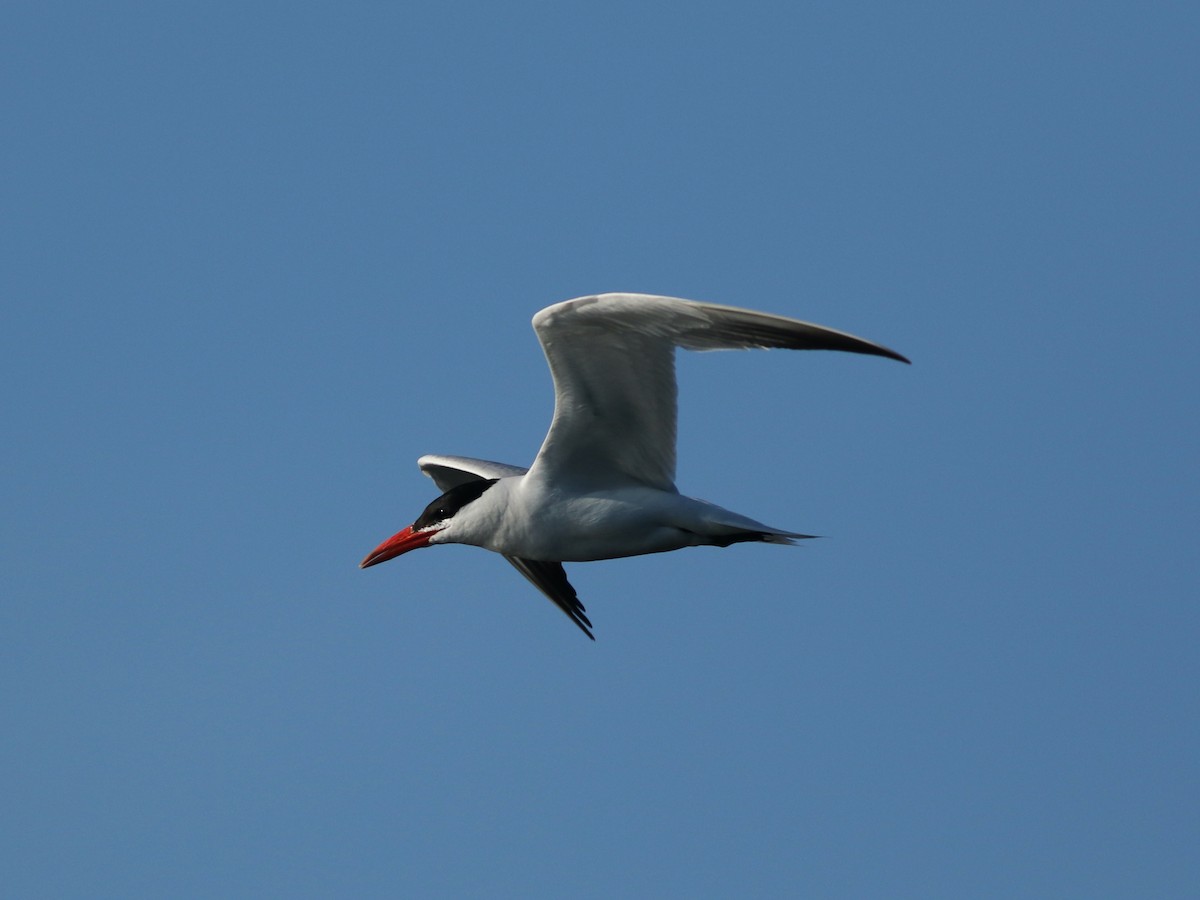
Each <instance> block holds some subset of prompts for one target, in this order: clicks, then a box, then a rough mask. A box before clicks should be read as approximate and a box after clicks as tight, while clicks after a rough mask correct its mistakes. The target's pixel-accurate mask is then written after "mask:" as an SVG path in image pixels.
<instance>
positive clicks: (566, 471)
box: [360, 294, 908, 640]
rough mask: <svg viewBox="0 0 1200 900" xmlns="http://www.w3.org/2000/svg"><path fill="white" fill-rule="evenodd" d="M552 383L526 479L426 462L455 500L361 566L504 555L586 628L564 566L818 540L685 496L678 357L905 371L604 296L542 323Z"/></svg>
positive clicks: (728, 319) (811, 328) (686, 311)
mask: <svg viewBox="0 0 1200 900" xmlns="http://www.w3.org/2000/svg"><path fill="white" fill-rule="evenodd" d="M533 329H534V331H535V332H536V333H537V337H538V340H539V341H540V342H541V345H542V350H543V352H544V353H545V354H546V360H547V361H548V362H549V364H550V374H551V375H552V377H553V378H554V417H553V419H552V420H551V423H550V431H549V433H548V434H547V435H546V438H545V440H544V442H543V443H542V447H541V449H540V450H539V451H538V454H537V457H536V458H535V459H534V461H533V464H532V465H531V466H530V467H529V468H528V469H525V468H522V467H520V466H511V465H506V464H504V463H498V462H489V461H488V460H483V459H472V458H470V457H465V456H439V455H429V456H422V457H421V458H420V459H419V460H418V461H417V465H419V466H420V468H421V471H423V472H424V473H425V474H426V475H428V476H430V477H431V478H432V479H433V480H434V482H435V483H436V484H437V486H438V488H439V489H440V490H442V491H444V493H443V494H442V495H441V496H440V497H438V498H437V499H436V500H434V501H433V502H432V503H430V504H429V505H428V506H427V507H425V510H424V512H422V513H421V515H420V516H418V517H417V520H416V521H415V522H413V523H412V524H411V525H409V526H408V527H407V528H404V529H403V530H402V531H400V532H398V533H397V534H395V535H393V536H392V537H390V538H388V539H387V540H386V541H384V542H383V543H382V544H380V545H379V546H378V547H376V548H375V549H374V550H373V551H372V552H371V554H370V555H369V556H367V558H366V559H364V560H363V561H362V563H360V566H361V567H362V568H364V569H365V568H367V567H368V566H373V565H376V564H377V563H381V562H384V561H385V560H389V559H392V558H394V557H397V556H399V555H400V554H402V553H407V552H408V551H410V550H416V549H418V548H420V547H431V546H433V545H435V544H471V545H474V546H476V547H484V548H486V549H488V550H492V551H495V552H496V553H499V554H500V555H501V556H503V557H504V558H505V559H506V560H508V561H509V562H510V563H512V565H513V566H515V567H516V569H517V571H518V572H520V573H521V574H522V575H524V576H525V577H526V578H527V579H529V581H530V582H532V583H533V585H534V586H535V587H537V588H538V590H540V591H541V592H542V593H543V594H545V595H546V596H547V597H549V598H550V600H552V601H553V602H554V604H555V605H556V606H558V608H559V609H561V610H562V611H563V612H564V613H566V614H567V616H568V617H569V618H570V619H571V621H572V622H574V623H575V624H576V625H577V626H579V628H580V630H582V631H583V633H584V634H586V635H587V636H588V637H589V638H591V639H592V640H595V636H594V635H593V634H592V623H591V622H590V621H589V620H588V617H587V615H586V610H585V609H584V606H583V604H582V603H581V602H580V601H579V598H578V596H577V595H576V593H575V589H574V588H573V587H571V584H570V582H569V581H567V575H566V572H565V571H564V569H563V566H562V564H563V563H564V562H583V561H590V560H598V559H616V558H620V557H624V556H638V555H641V554H644V553H663V552H665V551H668V550H679V549H681V548H683V547H701V546H710V547H728V546H730V545H731V544H738V543H743V542H747V541H759V542H764V543H768V544H791V543H794V542H795V541H797V540H800V539H802V538H806V537H811V535H805V534H798V533H796V532H794V531H784V530H783V529H780V528H772V527H771V526H770V525H764V524H763V523H762V522H757V521H755V520H754V519H751V518H747V517H746V516H743V515H740V514H738V513H735V512H730V511H729V510H727V509H723V508H721V507H720V506H717V505H715V504H713V503H707V502H705V501H703V500H694V499H692V498H691V497H685V496H684V495H682V494H680V493H679V491H678V489H677V488H676V487H675V418H676V395H677V388H676V383H675V348H676V347H682V348H684V349H687V350H727V349H729V350H732V349H754V348H764V349H765V348H781V349H787V350H845V351H848V352H850V353H866V354H871V355H874V356H884V357H888V358H890V359H895V360H899V361H900V362H904V363H907V362H908V360H907V359H906V358H905V357H903V356H901V355H900V354H899V353H897V352H895V351H894V350H889V349H888V348H887V347H883V346H881V345H879V344H874V343H871V342H870V341H865V340H863V339H862V338H858V337H855V336H853V335H851V334H846V333H845V332H842V331H835V330H833V329H832V328H825V327H823V326H821V325H813V324H811V323H809V322H801V321H799V320H798V319H789V318H785V317H783V316H776V315H770V314H768V313H761V312H753V311H751V310H748V309H739V308H736V307H732V306H719V305H717V304H714V303H701V302H698V301H695V300H681V299H679V298H677V297H657V296H651V295H648V294H599V295H596V296H589V297H578V298H576V299H574V300H566V301H564V302H562V303H556V304H554V305H553V306H548V307H546V308H545V309H543V310H541V311H540V312H538V313H537V314H536V315H535V316H534V317H533Z"/></svg>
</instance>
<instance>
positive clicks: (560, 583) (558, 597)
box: [417, 454, 596, 641]
mask: <svg viewBox="0 0 1200 900" xmlns="http://www.w3.org/2000/svg"><path fill="white" fill-rule="evenodd" d="M417 465H419V466H420V467H421V471H422V472H424V473H425V474H426V475H428V476H429V477H430V478H432V479H433V481H434V483H435V484H436V485H437V486H438V487H439V488H440V489H441V490H443V491H448V490H450V489H451V488H454V487H458V486H459V485H460V484H465V483H466V482H468V481H480V480H482V479H489V478H507V477H509V476H511V475H524V474H525V472H526V471H527V470H526V469H523V468H522V467H520V466H509V465H506V464H504V463H498V462H491V461H490V460H486V459H473V458H472V457H469V456H438V455H433V454H430V455H428V456H422V457H421V458H420V459H419V460H417ZM504 558H505V559H506V560H508V561H509V562H510V563H512V566H513V568H515V569H516V570H517V571H518V572H520V573H521V574H522V575H524V576H525V577H526V578H527V579H529V582H530V583H531V584H532V585H533V586H534V587H536V588H537V589H538V590H539V591H541V592H542V593H543V594H545V595H546V596H547V597H549V598H550V601H551V602H552V603H553V604H554V605H555V606H557V607H558V608H559V609H561V610H562V611H563V612H564V613H566V614H567V617H568V618H570V620H571V621H572V622H574V623H575V624H576V625H578V626H579V628H580V630H581V631H583V633H584V634H586V635H587V636H588V637H589V638H591V639H592V640H593V641H594V640H595V639H596V638H595V636H594V635H593V634H592V630H591V629H592V623H591V622H589V621H588V617H587V613H586V611H585V610H584V607H583V604H582V603H580V602H579V597H578V595H577V594H576V593H575V588H573V587H571V582H569V581H567V573H566V570H565V569H563V566H562V563H557V562H542V561H540V560H533V559H521V558H519V557H516V556H505V557H504Z"/></svg>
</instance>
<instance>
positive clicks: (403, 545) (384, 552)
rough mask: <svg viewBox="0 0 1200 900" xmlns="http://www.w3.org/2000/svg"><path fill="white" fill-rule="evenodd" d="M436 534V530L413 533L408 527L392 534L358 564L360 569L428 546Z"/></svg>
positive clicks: (410, 527)
mask: <svg viewBox="0 0 1200 900" xmlns="http://www.w3.org/2000/svg"><path fill="white" fill-rule="evenodd" d="M435 534H437V529H436V528H431V529H429V530H428V531H413V529H412V526H411V525H409V526H408V527H407V528H405V529H404V530H403V531H400V532H397V533H396V534H393V535H392V536H391V537H390V538H388V539H387V540H386V541H384V542H383V543H382V544H380V545H379V546H378V547H376V548H375V549H374V550H372V551H371V553H370V554H369V555H368V556H367V558H366V559H364V560H363V561H362V562H360V563H359V564H358V567H359V568H360V569H365V568H367V566H373V565H375V564H376V563H381V562H387V561H388V560H389V559H392V558H393V557H396V556H399V555H400V554H401V553H407V552H408V551H409V550H417V549H419V548H421V547H426V546H428V545H429V540H430V538H432V537H433V536H434V535H435Z"/></svg>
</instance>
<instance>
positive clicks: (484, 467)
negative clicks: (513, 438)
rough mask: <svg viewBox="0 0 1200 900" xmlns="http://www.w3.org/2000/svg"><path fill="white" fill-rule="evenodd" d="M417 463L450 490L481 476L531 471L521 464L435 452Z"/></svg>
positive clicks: (488, 476) (508, 474)
mask: <svg viewBox="0 0 1200 900" xmlns="http://www.w3.org/2000/svg"><path fill="white" fill-rule="evenodd" d="M417 465H418V466H420V467H421V471H422V472H424V473H425V474H426V475H428V476H429V477H430V478H432V479H433V483H434V484H436V485H437V486H438V487H439V488H441V489H442V490H443V491H448V490H450V488H454V487H458V486H459V485H460V484H465V483H466V482H468V481H479V480H480V479H481V478H508V477H509V476H510V475H524V474H525V473H526V472H528V471H529V470H528V469H523V468H521V467H520V466H510V465H506V464H505V463H498V462H491V461H490V460H486V459H473V458H472V457H470V456H439V455H437V454H433V453H430V454H428V455H426V456H422V457H421V458H420V459H418V460H417Z"/></svg>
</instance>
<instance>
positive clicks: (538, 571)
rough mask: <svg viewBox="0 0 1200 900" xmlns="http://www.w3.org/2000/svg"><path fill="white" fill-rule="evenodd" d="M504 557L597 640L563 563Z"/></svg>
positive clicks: (589, 635) (580, 627) (584, 631)
mask: <svg viewBox="0 0 1200 900" xmlns="http://www.w3.org/2000/svg"><path fill="white" fill-rule="evenodd" d="M504 558H505V559H507V560H508V561H509V562H510V563H512V566H513V568H514V569H516V570H517V571H518V572H520V573H521V574H522V575H524V576H525V577H526V578H527V579H528V580H529V583H530V584H532V585H533V586H534V587H536V588H537V589H538V590H539V591H541V592H542V593H543V594H545V595H546V596H547V597H549V598H550V600H551V602H553V603H554V605H555V606H557V607H558V608H559V609H561V610H562V611H563V612H564V613H566V615H567V617H568V618H569V619H570V620H571V621H572V622H574V623H575V625H576V626H578V628H579V630H580V631H582V632H583V633H584V634H586V635H587V636H588V637H589V638H591V639H592V640H593V641H594V640H596V636H595V635H594V634H592V631H591V629H592V623H591V622H590V621H589V620H588V617H587V613H586V611H585V610H584V606H583V604H582V603H580V602H579V596H578V595H577V594H576V593H575V588H573V587H572V586H571V582H569V581H567V573H566V570H565V569H563V566H562V563H559V562H544V561H543V560H538V559H520V558H519V557H516V556H506V557H504Z"/></svg>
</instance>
